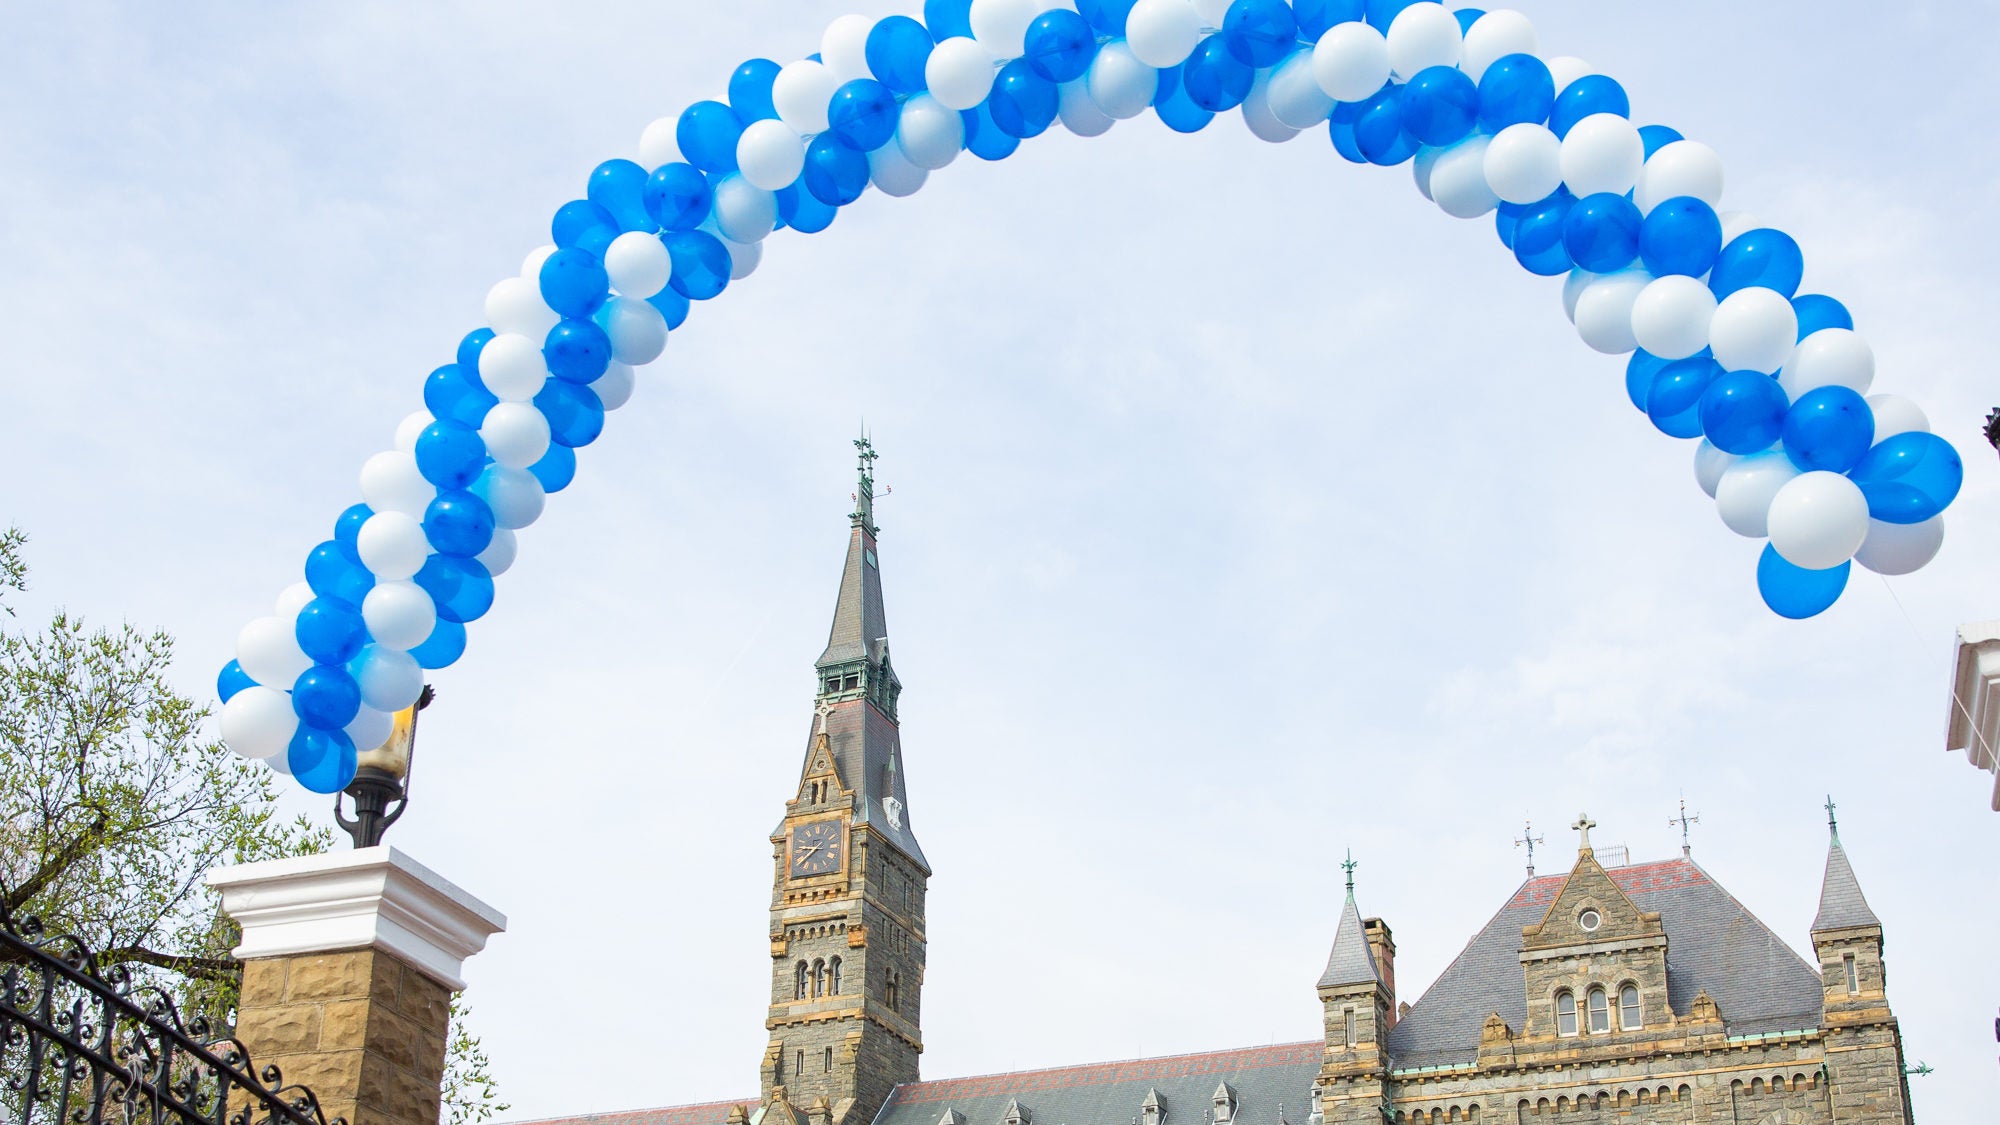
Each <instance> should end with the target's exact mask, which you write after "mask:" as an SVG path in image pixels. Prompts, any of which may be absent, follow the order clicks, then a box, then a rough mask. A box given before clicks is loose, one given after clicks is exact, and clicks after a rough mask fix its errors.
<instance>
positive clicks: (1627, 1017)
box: [1618, 984, 1646, 1031]
mask: <svg viewBox="0 0 2000 1125" xmlns="http://www.w3.org/2000/svg"><path fill="white" fill-rule="evenodd" d="M1618 1026H1619V1027H1621V1028H1624V1029H1625V1030H1626V1031H1637V1030H1639V1029H1640V1028H1642V1027H1644V1026H1646V1012H1645V1009H1644V1008H1643V1007H1642V1006H1641V1005H1640V1003H1639V986H1638V985H1636V984H1628V985H1626V986H1625V987H1623V988H1621V989H1619V990H1618Z"/></svg>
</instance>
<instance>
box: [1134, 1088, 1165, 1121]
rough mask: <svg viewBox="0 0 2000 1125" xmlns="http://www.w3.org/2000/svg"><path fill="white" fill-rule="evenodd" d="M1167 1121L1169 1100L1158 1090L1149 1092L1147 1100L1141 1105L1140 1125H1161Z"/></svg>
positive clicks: (1147, 1092)
mask: <svg viewBox="0 0 2000 1125" xmlns="http://www.w3.org/2000/svg"><path fill="white" fill-rule="evenodd" d="M1166 1119H1167V1099H1165V1098H1163V1097H1161V1096H1160V1092H1159V1091H1158V1090H1147V1091H1146V1100H1145V1101H1143V1102H1141V1103H1139V1125H1160V1123H1161V1122H1163V1121H1165V1120H1166Z"/></svg>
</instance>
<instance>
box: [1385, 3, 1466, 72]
mask: <svg viewBox="0 0 2000 1125" xmlns="http://www.w3.org/2000/svg"><path fill="white" fill-rule="evenodd" d="M1384 38H1385V39H1387V40H1388V43H1389V69H1390V70H1392V71H1394V72H1395V73H1396V74H1397V75H1399V76H1401V77H1402V78H1403V79H1404V80H1405V81H1408V80H1409V79H1410V78H1411V77H1412V76H1414V75H1415V74H1416V73H1417V72H1418V71H1420V70H1423V69H1424V68H1426V67H1433V66H1457V65H1458V60H1459V57H1460V56H1461V55H1463V54H1464V53H1465V35H1464V33H1463V32H1461V31H1459V29H1458V17H1457V16H1454V15H1452V14H1451V10H1450V9H1448V8H1446V7H1445V6H1444V5H1443V4H1436V3H1430V2H1428V0H1426V2H1424V3H1418V4H1412V5H1410V6H1409V7H1407V8H1404V9H1403V10H1402V11H1400V12H1397V13H1396V18H1395V19H1393V20H1390V21H1389V33H1388V35H1386V36H1384Z"/></svg>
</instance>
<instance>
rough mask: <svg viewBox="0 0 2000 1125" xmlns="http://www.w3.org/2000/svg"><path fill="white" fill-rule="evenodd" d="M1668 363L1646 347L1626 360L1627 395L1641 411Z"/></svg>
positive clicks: (1773, 439)
mask: <svg viewBox="0 0 2000 1125" xmlns="http://www.w3.org/2000/svg"><path fill="white" fill-rule="evenodd" d="M1702 354H1704V355H1706V354H1707V353H1706V352H1703V353H1702ZM1666 365H1667V361H1666V360H1664V359H1661V358H1660V357H1659V356H1656V355H1654V354H1653V353H1652V352H1649V351H1647V350H1646V349H1644V348H1640V349H1638V350H1637V351H1635V352H1633V353H1632V358H1631V359H1628V360H1626V361H1625V397H1626V398H1629V399H1631V400H1632V405H1633V406H1636V407H1638V408H1639V413H1641V414H1644V413H1646V400H1647V399H1648V398H1650V397H1652V394H1653V376H1655V375H1658V374H1659V373H1660V368H1662V367H1665V366H1666ZM1771 440H1772V441H1776V440H1778V439H1776V438H1772V439H1771Z"/></svg>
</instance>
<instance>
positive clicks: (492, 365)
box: [479, 326, 553, 402]
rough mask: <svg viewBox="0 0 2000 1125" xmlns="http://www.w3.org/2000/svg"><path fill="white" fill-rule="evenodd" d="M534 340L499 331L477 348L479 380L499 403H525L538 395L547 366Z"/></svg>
mask: <svg viewBox="0 0 2000 1125" xmlns="http://www.w3.org/2000/svg"><path fill="white" fill-rule="evenodd" d="M551 327H553V326H551ZM538 339H540V337H534V338H530V337H527V336H523V335H521V334H519V333H517V332H502V333H501V334H500V335H498V336H495V337H493V338H492V339H491V340H488V341H486V346H485V347H483V348H481V349H479V381H480V382H481V383H484V384H485V385H486V389H487V390H489V391H492V392H493V394H494V395H495V396H496V397H498V398H499V399H500V400H501V401H503V402H526V401H528V400H529V399H531V398H534V397H535V396H536V395H538V394H541V393H542V384H544V383H546V382H548V381H549V365H548V360H546V359H544V358H543V357H542V346H541V344H539V343H537V342H536V341H537V340H538Z"/></svg>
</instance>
